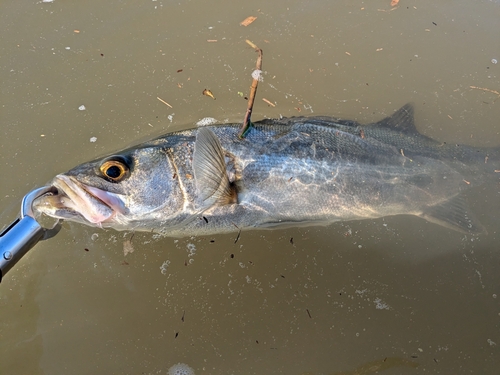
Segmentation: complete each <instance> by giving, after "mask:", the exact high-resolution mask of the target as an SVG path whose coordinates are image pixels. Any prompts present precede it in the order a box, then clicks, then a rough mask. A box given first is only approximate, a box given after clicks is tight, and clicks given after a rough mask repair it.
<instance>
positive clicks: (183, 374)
mask: <svg viewBox="0 0 500 375" xmlns="http://www.w3.org/2000/svg"><path fill="white" fill-rule="evenodd" d="M167 374H168V375H194V370H193V369H192V368H191V367H189V366H188V365H186V364H185V363H178V364H176V365H173V366H172V367H170V368H169V369H168V373H167Z"/></svg>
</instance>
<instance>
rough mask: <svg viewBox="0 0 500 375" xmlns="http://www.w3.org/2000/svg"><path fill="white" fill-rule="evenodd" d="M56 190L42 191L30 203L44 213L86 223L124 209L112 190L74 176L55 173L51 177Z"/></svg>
mask: <svg viewBox="0 0 500 375" xmlns="http://www.w3.org/2000/svg"><path fill="white" fill-rule="evenodd" d="M52 185H53V186H54V187H55V188H56V189H57V193H55V194H48V195H44V196H42V197H40V198H38V199H37V200H35V202H34V204H33V206H34V209H35V210H36V211H38V212H42V213H45V214H46V215H49V216H52V217H56V218H60V219H69V220H75V221H83V222H87V223H88V224H94V225H101V224H102V223H106V222H109V221H111V220H112V218H113V217H114V216H116V214H118V213H123V212H124V211H125V205H124V203H123V201H122V200H121V199H120V198H119V196H118V195H117V194H113V193H110V192H107V191H104V190H101V189H98V188H95V187H92V186H88V185H85V184H82V183H80V182H78V181H77V180H76V179H75V178H74V177H71V176H66V175H58V176H56V177H55V178H54V180H53V181H52Z"/></svg>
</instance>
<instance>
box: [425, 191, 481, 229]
mask: <svg viewBox="0 0 500 375" xmlns="http://www.w3.org/2000/svg"><path fill="white" fill-rule="evenodd" d="M420 217H422V218H424V219H426V220H428V221H430V222H431V223H435V224H439V225H442V226H444V227H446V228H449V229H453V230H456V231H459V232H462V233H469V234H484V233H487V232H486V229H485V228H484V227H483V225H482V224H481V223H480V222H479V220H478V219H476V217H475V216H474V215H473V214H472V213H470V212H468V211H467V205H466V203H465V200H464V199H463V198H462V197H455V198H452V199H450V200H449V201H446V202H445V203H443V204H440V205H437V206H432V207H428V208H427V209H426V210H425V211H424V212H423V213H422V214H421V215H420Z"/></svg>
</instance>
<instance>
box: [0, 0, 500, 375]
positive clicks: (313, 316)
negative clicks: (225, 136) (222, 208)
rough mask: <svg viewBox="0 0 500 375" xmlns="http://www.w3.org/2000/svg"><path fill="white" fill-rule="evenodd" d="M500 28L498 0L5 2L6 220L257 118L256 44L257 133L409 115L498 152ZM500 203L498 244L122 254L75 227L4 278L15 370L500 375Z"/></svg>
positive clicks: (249, 237) (203, 247) (474, 197)
mask: <svg viewBox="0 0 500 375" xmlns="http://www.w3.org/2000/svg"><path fill="white" fill-rule="evenodd" d="M251 15H253V16H257V19H256V21H255V22H254V23H252V24H251V25H249V26H248V27H244V26H240V25H239V23H240V22H241V21H242V20H243V19H245V18H246V17H248V16H251ZM498 19H500V4H499V3H498V1H487V0H482V1H475V2H470V1H466V0H457V1H439V2H436V1H430V0H420V1H411V0H401V1H400V5H399V6H398V7H396V8H391V7H390V1H389V0H383V1H382V0H379V1H351V0H349V1H347V0H343V1H335V2H333V1H326V0H312V1H308V2H304V1H273V2H269V1H252V2H235V1H217V2H203V1H177V2H174V1H166V0H158V1H146V0H141V1H138V0H136V1H114V0H112V1H106V2H102V1H96V0H90V1H85V2H64V1H58V0H54V2H52V3H44V2H40V1H33V2H18V1H12V0H11V1H4V2H2V5H0V25H2V26H1V29H2V32H1V33H0V72H1V75H2V86H1V93H0V103H1V106H2V107H1V112H0V113H1V117H0V119H1V123H0V126H1V127H2V131H3V133H2V134H3V136H2V137H1V138H0V148H1V152H0V160H1V162H0V175H1V176H2V178H1V180H0V198H1V200H0V212H3V214H2V216H0V218H1V220H2V223H3V224H7V223H8V222H9V221H10V220H12V219H13V218H14V215H15V214H16V211H17V209H18V206H19V202H20V199H21V198H22V196H23V195H24V194H25V193H27V192H28V191H30V190H31V189H32V188H35V187H38V186H41V185H43V184H44V183H46V182H47V181H49V180H50V179H51V178H52V177H53V176H54V175H55V174H57V173H59V172H62V171H65V170H67V169H69V168H71V167H73V166H75V165H77V164H79V163H81V162H84V161H86V160H89V159H93V158H95V157H96V156H99V155H103V154H106V153H109V152H111V151H113V150H117V149H120V148H123V147H125V146H128V145H131V144H133V143H137V142H138V141H140V140H144V139H147V138H149V137H153V136H157V135H161V134H163V133H166V132H168V131H172V130H177V129H182V128H188V127H191V126H193V124H194V123H196V122H197V121H199V120H200V119H202V118H204V117H213V118H216V119H217V120H219V121H221V122H226V121H227V122H240V121H242V119H243V116H244V112H245V109H246V101H245V99H244V98H243V97H242V95H243V96H246V95H248V90H249V85H250V83H251V78H250V74H251V72H252V70H253V69H254V66H255V59H256V54H255V52H254V51H253V50H252V49H251V48H250V47H248V46H247V45H246V44H245V39H250V40H252V41H253V42H255V43H256V44H257V45H259V46H260V47H261V48H262V49H263V50H264V60H263V69H264V81H263V82H262V83H261V84H260V85H259V90H258V97H257V102H256V104H255V107H254V113H253V119H254V120H257V119H261V118H265V117H278V116H280V115H282V116H294V115H334V116H338V117H344V118H350V119H356V120H358V121H360V122H362V123H368V122H371V121H376V120H379V119H381V118H383V117H384V116H386V115H389V114H391V113H393V112H394V111H395V110H396V109H398V108H399V107H400V106H402V105H404V104H405V103H406V102H413V103H414V104H415V108H416V124H417V127H418V129H419V131H421V132H422V133H423V134H426V135H427V136H430V137H433V138H435V139H438V140H442V141H447V142H455V143H468V144H473V145H482V146H497V145H500V128H499V127H498V119H499V118H500V100H498V98H499V96H500V95H498V94H497V93H495V92H498V91H500V80H499V75H500V65H499V64H495V63H494V62H495V61H498V60H500V39H499V38H498V35H499V27H498ZM471 86H473V87H474V88H471ZM205 88H207V89H210V90H212V92H213V93H214V95H215V97H216V100H213V99H211V98H209V97H206V96H203V95H202V91H203V90H204V89H205ZM157 97H160V98H161V99H163V100H164V101H166V102H168V103H169V104H170V105H171V106H172V108H170V107H168V106H166V105H165V104H163V103H162V102H160V101H159V100H158V99H157ZM262 98H266V99H267V100H269V101H271V102H273V103H275V104H276V107H270V106H268V105H267V104H266V103H264V102H263V101H262ZM81 106H84V107H85V109H84V110H80V109H79V107H81ZM94 137H95V139H94ZM91 139H92V140H94V141H95V142H92V141H91ZM499 169H500V166H499ZM499 194H500V187H499V186H498V184H495V185H486V186H483V187H481V188H477V189H475V190H471V191H470V192H468V193H467V200H468V202H469V203H470V205H471V207H472V210H473V211H474V213H475V214H476V215H477V216H478V218H479V219H480V220H481V222H482V223H483V224H484V225H485V227H486V228H487V230H488V234H487V235H482V236H469V235H463V234H459V233H456V232H453V231H449V230H447V229H444V228H442V227H439V226H436V225H433V224H430V223H427V222H425V221H423V220H421V219H418V218H415V217H409V216H398V217H389V218H385V219H379V220H367V221H356V222H349V223H336V224H333V225H330V226H328V227H312V228H292V229H286V230H275V231H253V232H244V233H242V235H241V237H240V238H239V240H238V241H237V242H235V239H236V234H234V235H224V236H222V235H221V236H213V237H196V238H184V239H178V240H176V239H171V238H154V237H153V236H152V235H149V234H136V235H135V236H134V237H133V240H132V245H133V247H134V249H135V251H134V252H133V253H129V254H127V255H124V251H123V248H124V242H126V241H127V240H129V239H130V238H131V233H122V232H114V231H111V230H109V231H104V230H99V229H92V228H87V227H83V226H80V225H73V224H67V223H66V224H65V225H64V229H63V230H62V231H61V233H60V234H59V235H58V236H57V237H55V238H53V239H51V240H49V241H46V242H43V243H40V244H39V245H38V246H37V247H36V248H35V249H34V250H33V251H32V252H31V253H30V254H28V255H27V256H26V257H25V259H23V261H22V262H21V263H20V264H19V265H18V266H17V267H16V268H15V269H14V270H12V271H11V272H10V273H9V274H8V276H7V277H6V278H5V280H4V281H3V282H2V284H1V285H0V314H1V317H2V320H1V323H0V372H1V373H2V374H3V373H5V374H51V375H52V374H68V373H70V374H167V371H168V369H169V368H170V367H171V366H172V365H174V364H176V363H179V362H182V363H186V364H188V365H189V366H191V367H192V368H193V369H194V370H195V373H196V374H245V375H248V374H287V375H288V374H291V375H293V374H297V375H300V374H315V375H320V374H328V375H332V374H353V373H361V374H370V373H373V372H374V371H376V370H377V369H378V370H379V372H380V373H387V374H420V373H426V374H446V373H449V374H458V373H460V374H467V373H470V374H477V373H482V374H495V373H497V371H498V358H500V353H499V350H500V349H499V348H500V329H499V328H500V304H499V300H500V297H499V295H500V288H499V285H500V276H499V273H498V265H499V264H500V252H499V250H498V235H499V234H498V230H499V223H500V222H499V220H500V213H499V212H500V202H499ZM2 223H0V225H2ZM356 371H357V372H356Z"/></svg>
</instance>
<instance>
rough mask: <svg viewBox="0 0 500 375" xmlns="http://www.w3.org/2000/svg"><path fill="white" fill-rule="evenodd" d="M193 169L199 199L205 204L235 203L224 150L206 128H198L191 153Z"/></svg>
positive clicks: (235, 195) (234, 192)
mask: <svg viewBox="0 0 500 375" xmlns="http://www.w3.org/2000/svg"><path fill="white" fill-rule="evenodd" d="M193 171H194V177H195V181H196V188H197V189H198V193H199V194H200V195H199V197H200V199H201V200H202V201H203V202H204V203H205V204H207V205H210V206H211V205H213V204H222V205H223V204H231V203H237V192H236V187H235V186H234V184H232V183H231V182H230V181H229V178H228V176H227V171H226V162H225V158H224V151H223V150H222V146H221V144H220V141H219V139H218V138H217V136H216V135H215V134H214V132H213V131H212V130H210V129H208V128H199V129H198V134H197V135H196V142H195V145H194V154H193Z"/></svg>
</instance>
